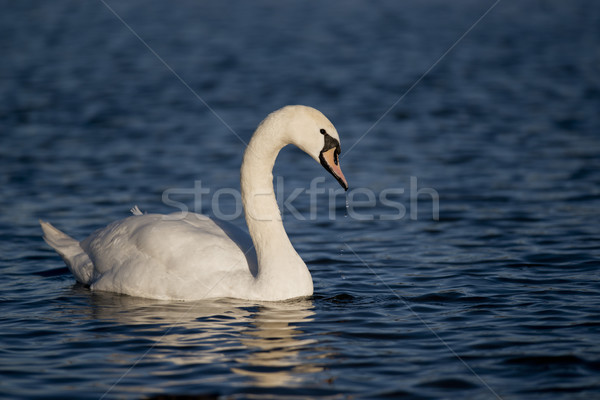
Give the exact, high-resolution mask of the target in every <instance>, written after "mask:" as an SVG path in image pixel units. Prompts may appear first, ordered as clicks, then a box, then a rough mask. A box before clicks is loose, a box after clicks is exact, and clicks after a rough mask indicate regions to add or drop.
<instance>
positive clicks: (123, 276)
mask: <svg viewBox="0 0 600 400" xmlns="http://www.w3.org/2000/svg"><path fill="white" fill-rule="evenodd" d="M48 225H49V224H48ZM53 229H54V230H55V231H56V232H57V233H52V232H51V233H50V234H51V235H52V237H53V238H54V237H59V236H60V235H64V234H63V233H62V232H60V231H58V230H57V229H56V228H53ZM44 232H45V234H46V236H48V234H47V233H46V228H44ZM64 237H66V238H69V237H68V236H67V235H64ZM69 239H70V238H69ZM48 243H49V244H50V245H51V246H52V247H54V248H55V249H56V250H57V251H58V252H59V253H61V251H63V252H64V251H65V250H64V248H61V247H60V244H61V243H56V241H54V242H53V241H48ZM63 243H67V241H66V239H64V238H63ZM68 243H69V246H70V247H69V249H73V248H74V246H75V244H77V245H78V246H79V248H80V249H81V250H80V253H83V254H79V255H75V257H73V256H71V257H64V256H63V259H64V260H65V262H66V263H67V265H68V266H69V268H70V269H71V271H72V272H73V274H74V275H75V276H76V277H77V278H78V280H79V281H80V282H83V283H85V284H89V285H90V286H91V287H92V289H94V290H104V291H112V292H118V293H125V294H129V295H132V296H140V297H152V298H158V299H169V300H173V299H186V300H193V299H202V298H208V297H224V296H228V295H230V294H231V292H228V291H229V290H230V288H231V287H232V286H237V285H240V284H241V283H244V282H245V281H248V282H251V281H252V279H253V274H256V269H257V267H256V255H255V253H254V251H253V247H252V242H251V240H250V238H249V237H248V236H247V235H245V234H244V233H243V231H241V230H239V229H238V228H236V227H234V226H233V225H230V224H224V223H221V222H219V223H218V224H217V223H216V222H215V221H213V220H212V219H210V218H208V217H206V216H203V215H199V214H195V213H175V214H169V215H160V214H145V215H134V216H131V217H129V218H125V219H123V220H120V221H116V222H114V223H112V224H110V225H108V226H107V227H105V228H102V229H99V230H97V231H96V232H94V233H93V234H91V235H90V236H89V237H88V238H87V239H85V240H83V241H82V242H80V243H77V242H76V241H74V240H73V239H71V241H70V242H68ZM55 245H57V246H56V247H55ZM72 251H74V250H72ZM61 255H62V253H61ZM84 258H87V260H84V261H86V262H84V263H78V260H80V259H84ZM90 266H91V268H90ZM90 269H91V271H90ZM80 277H82V278H84V279H80ZM250 286H251V285H250V284H246V285H245V287H248V288H249V287H250ZM242 287H244V286H242Z"/></svg>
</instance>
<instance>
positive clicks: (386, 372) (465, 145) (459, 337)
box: [0, 0, 600, 399]
mask: <svg viewBox="0 0 600 400" xmlns="http://www.w3.org/2000/svg"><path fill="white" fill-rule="evenodd" d="M213 3H214V4H213ZM492 5H493V2H492V1H466V0H461V1H456V2H442V1H426V2H418V1H406V2H405V1H403V2H399V1H398V2H396V1H380V2H367V1H364V2H363V1H349V2H313V1H310V2H300V1H293V2H285V3H283V4H280V3H279V2H271V1H259V2H233V1H226V2H197V1H178V2H166V1H165V2H152V3H150V2H137V1H128V2H116V1H107V2H106V3H104V2H102V1H86V2H80V1H63V0H60V1H53V2H29V1H21V2H3V5H2V13H0V49H1V53H2V61H1V62H0V131H1V132H0V186H1V188H2V189H1V191H0V209H1V213H0V238H1V239H0V268H1V278H2V279H0V305H1V310H2V312H1V314H0V331H1V332H2V334H1V338H2V339H1V342H0V397H2V398H21V399H35V398H61V399H67V398H74V399H100V398H152V397H154V398H166V397H161V396H166V395H170V396H173V397H169V398H175V396H197V398H213V397H220V396H222V397H224V398H240V399H241V398H277V399H280V398H292V397H293V398H331V399H338V398H417V399H426V398H428V399H429V398H431V399H436V398H456V399H458V398H465V399H495V398H502V399H520V398H539V399H590V398H600V379H599V377H600V282H599V280H600V276H599V273H598V268H599V267H600V242H599V241H600V224H599V221H600V218H599V217H600V157H599V154H600V119H599V114H598V111H599V110H600V7H599V5H598V3H597V2H594V1H583V0H575V1H569V2H564V1H551V0H550V1H530V0H528V1H521V2H515V1H509V0H505V1H500V2H498V3H497V5H496V6H495V7H494V8H493V9H492V10H491V11H490V12H489V13H488V14H487V15H485V17H484V18H483V19H481V20H480V22H479V23H478V24H477V25H475V26H473V24H474V23H475V22H476V21H477V20H478V19H479V18H480V17H481V16H482V15H484V13H485V12H486V11H487V10H488V9H489V8H490V6H492ZM107 6H108V7H107ZM109 7H111V8H112V11H111V9H109ZM113 12H114V13H113ZM115 13H116V14H117V15H118V17H117V16H116V15H115ZM119 18H120V19H121V20H120V19H119ZM471 28H472V29H471ZM132 31H133V32H135V34H134V33H132ZM466 32H468V33H467V34H466V35H465V36H464V37H463V34H465V33H466ZM136 35H137V36H138V37H136ZM461 37H462V39H460V38H461ZM140 39H141V40H142V41H143V43H142V41H140ZM459 39H460V40H459ZM159 57H160V59H159ZM440 57H442V58H440ZM424 74H425V75H424ZM182 82H185V84H184V83H182ZM190 89H192V90H193V91H194V92H195V93H196V94H197V96H196V95H195V94H194V93H192V91H191V90H190ZM285 104H307V105H311V106H314V107H316V108H319V109H320V110H322V111H323V112H324V113H325V114H326V115H327V116H328V117H330V119H331V120H332V121H333V122H334V123H335V124H336V126H337V128H338V131H339V132H340V135H341V138H342V156H343V158H342V166H343V168H344V172H345V175H346V177H347V178H348V180H349V182H350V185H351V188H352V189H354V190H355V192H354V194H353V195H351V196H352V197H349V198H348V203H349V206H350V207H349V208H348V209H347V208H346V199H345V198H344V195H343V194H338V195H335V192H334V191H335V190H338V187H337V183H336V182H335V180H334V179H332V178H331V177H330V176H328V175H327V173H326V172H325V171H323V170H322V169H321V168H320V167H319V166H318V165H317V164H316V163H315V162H314V161H313V160H312V159H310V158H309V157H307V156H306V155H304V154H303V153H300V152H299V151H297V150H292V149H290V150H288V149H286V150H284V151H283V152H282V154H281V155H280V157H279V159H278V163H277V165H276V168H275V175H276V176H280V177H283V180H281V178H279V183H281V189H280V192H279V193H280V194H281V195H283V196H284V197H285V196H289V195H290V194H292V193H293V192H294V190H295V189H297V188H301V189H307V188H309V185H310V182H311V179H312V178H313V177H315V176H317V177H321V176H322V177H323V178H324V181H323V182H322V183H321V186H320V187H321V188H325V193H323V194H320V195H319V196H317V201H316V203H313V204H314V207H313V208H311V203H310V201H309V200H310V197H309V195H308V194H306V192H302V193H301V194H300V195H298V196H297V197H296V198H295V199H293V202H291V203H290V204H292V205H293V206H294V208H295V210H297V214H296V213H295V211H294V210H292V209H291V208H286V209H285V210H284V223H285V225H286V229H287V231H288V232H289V235H290V238H291V240H292V242H293V243H294V245H295V247H296V249H297V250H298V252H299V254H300V255H301V256H302V257H303V259H304V260H305V261H306V262H307V264H308V266H309V268H310V270H311V272H312V275H313V279H314V282H315V294H314V296H313V297H311V298H308V299H301V300H292V301H287V302H283V303H264V304H260V303H252V302H243V301H236V300H227V299H222V300H215V301H205V302H194V303H182V302H175V303H169V302H158V301H151V300H144V299H139V298H133V297H128V296H122V295H116V294H110V293H100V292H95V293H92V292H91V291H90V290H89V289H88V288H86V287H84V286H82V285H79V284H75V281H74V279H73V277H72V276H71V275H70V274H69V273H68V271H67V269H66V268H65V267H64V264H63V263H62V261H61V259H60V258H59V256H58V255H57V254H56V253H54V252H53V251H52V249H50V248H49V247H48V246H47V245H46V244H45V243H44V242H43V241H42V239H41V230H40V228H39V225H38V222H37V220H38V219H39V218H43V219H45V220H49V221H51V222H52V223H54V224H55V225H56V226H57V227H59V228H61V229H63V230H64V231H65V232H68V233H69V234H71V235H73V236H74V237H76V238H79V239H83V238H84V237H85V236H86V235H87V234H89V233H90V232H92V231H93V230H94V229H97V228H99V227H101V226H104V225H106V224H107V223H109V222H111V221H113V220H116V219H119V218H122V217H125V216H126V215H127V214H128V210H129V208H131V207H132V206H133V205H135V204H137V205H139V206H140V208H142V209H143V210H145V211H150V212H171V211H174V210H173V207H171V206H170V205H169V204H166V203H165V202H164V201H163V198H162V196H163V192H164V191H165V190H167V189H173V188H175V189H178V190H179V189H184V190H182V191H180V192H179V193H180V194H179V197H177V201H179V202H181V203H183V204H186V206H187V207H189V208H192V209H196V210H197V211H201V212H204V213H214V212H215V209H214V207H212V206H211V196H212V195H214V194H215V192H216V191H217V190H218V189H221V188H234V189H236V190H237V188H238V187H239V186H238V185H239V184H238V179H239V172H238V171H239V165H240V163H241V157H242V154H243V151H244V147H245V144H244V142H247V141H248V140H249V138H250V136H251V134H252V131H253V130H254V128H255V127H256V125H257V124H258V123H259V122H260V120H261V119H262V118H264V116H265V115H266V114H267V113H269V112H270V111H273V110H275V109H277V108H279V107H281V106H283V105H285ZM207 105H208V106H210V107H211V108H212V110H214V113H213V112H211V110H209V108H208V107H207ZM215 114H216V115H218V118H217V117H216V116H215ZM376 122H377V123H376ZM366 132H368V133H367V134H366V135H364V134H365V133H366ZM363 135H364V136H363ZM411 182H412V186H411ZM198 184H201V185H202V187H205V188H210V189H211V193H210V194H209V195H207V197H206V199H205V201H203V202H200V201H198V199H196V201H194V198H193V197H192V195H191V193H192V189H193V188H194V187H195V185H198ZM358 188H363V189H362V192H361V191H356V190H357V189H358ZM386 189H392V190H394V191H393V192H389V193H391V194H390V197H389V199H391V200H392V201H394V202H395V203H393V204H394V205H395V206H390V205H389V203H388V204H386V203H385V202H382V201H381V198H380V197H379V195H380V193H382V191H384V190H386ZM186 190H187V191H186ZM330 191H331V192H332V193H333V197H332V196H330V193H329V192H330ZM369 191H370V192H372V193H374V194H375V195H376V198H375V204H374V205H371V206H369V205H368V204H366V202H367V200H368V194H366V193H367V192H369ZM351 193H352V192H351ZM432 193H433V194H435V193H437V194H438V195H439V220H436V219H435V216H436V213H435V210H434V209H435V205H436V202H435V201H433V200H432V196H431V194H432ZM213 198H214V197H213ZM411 199H413V201H412V202H411ZM221 200H222V202H218V203H217V205H218V207H220V208H219V212H221V213H222V214H227V215H230V216H236V215H235V214H236V208H235V204H234V203H233V197H232V196H222V197H221ZM361 202H362V203H361ZM311 212H313V214H312V215H311ZM399 213H401V214H403V216H402V218H401V219H398V218H395V216H398V214H399ZM298 214H299V215H300V216H301V217H302V218H298ZM370 216H372V217H373V218H370ZM233 222H234V223H237V224H240V225H243V223H244V222H243V219H242V218H241V217H239V218H236V219H235V220H234V221H233ZM187 398H194V397H187Z"/></svg>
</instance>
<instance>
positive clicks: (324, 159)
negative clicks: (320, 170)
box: [319, 147, 348, 190]
mask: <svg viewBox="0 0 600 400" xmlns="http://www.w3.org/2000/svg"><path fill="white" fill-rule="evenodd" d="M338 154H339V149H338V148H336V147H332V148H331V149H329V150H327V151H322V152H321V154H320V156H319V159H320V160H321V165H323V167H325V169H326V170H327V171H329V173H331V175H333V177H334V178H335V179H337V181H338V182H339V183H340V185H342V187H343V188H344V189H345V190H348V182H346V178H345V177H344V173H343V172H342V168H341V167H340V163H339V158H338Z"/></svg>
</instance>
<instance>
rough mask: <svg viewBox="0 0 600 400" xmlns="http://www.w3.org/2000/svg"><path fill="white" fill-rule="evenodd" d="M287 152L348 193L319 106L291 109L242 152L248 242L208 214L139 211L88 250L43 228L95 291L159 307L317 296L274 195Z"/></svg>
mask: <svg viewBox="0 0 600 400" xmlns="http://www.w3.org/2000/svg"><path fill="white" fill-rule="evenodd" d="M288 144H293V145H296V146H297V147H299V148H300V149H301V150H303V151H304V152H306V153H308V155H310V156H311V157H312V158H313V159H315V160H316V161H318V162H319V163H320V164H321V165H322V166H323V167H324V168H325V169H326V170H327V171H329V172H330V173H331V174H332V175H333V176H334V177H335V179H336V180H337V181H338V182H339V183H340V184H341V185H342V187H343V188H344V189H345V190H348V183H347V181H346V178H345V177H344V174H343V173H342V170H341V167H340V162H339V155H340V139H339V135H338V133H337V131H336V129H335V127H334V126H333V124H332V123H331V122H330V121H329V120H328V119H327V118H326V117H325V116H324V115H323V114H322V113H321V112H320V111H318V110H316V109H314V108H311V107H307V106H300V105H296V106H286V107H283V108H281V109H279V110H277V111H274V112H272V113H271V114H269V115H268V116H267V117H266V118H265V119H264V120H263V121H262V122H261V123H260V124H259V126H258V128H257V129H256V130H255V132H254V134H253V135H252V139H251V140H250V143H249V144H248V146H247V147H246V150H245V152H244V158H243V162H242V167H241V171H240V185H241V193H242V204H243V206H244V213H245V217H246V224H247V227H248V232H249V235H248V233H246V232H245V231H243V230H241V229H239V228H237V227H235V226H234V225H231V224H229V223H225V222H223V221H218V220H214V219H212V218H209V217H208V216H205V215H201V214H196V213H191V212H177V213H172V214H168V215H162V214H143V213H142V212H141V211H140V210H139V209H138V208H137V206H136V207H135V208H134V209H132V210H131V211H132V213H133V215H132V216H130V217H128V218H125V219H122V220H118V221H115V222H113V223H111V224H109V225H108V226H106V227H104V228H101V229H99V230H97V231H95V232H94V233H92V234H91V235H90V236H89V237H88V238H86V239H85V240H83V241H81V242H78V241H77V240H75V239H73V238H72V237H70V236H68V235H66V234H65V233H63V232H61V231H60V230H58V229H56V228H55V227H54V226H52V225H51V224H50V223H48V222H45V221H42V220H40V224H41V227H42V230H43V233H44V236H43V237H44V240H45V241H46V242H47V243H48V244H49V245H50V246H51V247H53V248H54V250H56V252H57V253H58V254H59V255H60V256H61V257H62V259H63V260H64V262H65V263H66V264H67V267H68V268H69V270H70V271H71V273H72V274H73V275H74V276H75V279H76V280H77V281H79V282H81V283H83V284H85V285H88V286H89V287H90V288H91V290H98V291H109V292H116V293H122V294H126V295H130V296H136V297H145V298H152V299H159V300H202V299H208V298H221V297H230V298H238V299H246V300H258V301H279V300H285V299H290V298H295V297H304V296H310V295H312V294H313V281H312V277H311V275H310V272H309V270H308V268H307V267H306V264H305V263H304V261H303V260H302V258H300V256H299V255H298V253H297V252H296V250H295V249H294V247H293V246H292V244H291V242H290V240H289V238H288V236H287V234H286V231H285V229H284V227H283V223H282V220H281V213H280V211H279V207H278V206H277V201H276V199H275V194H274V192H273V174H272V173H273V165H274V163H275V159H276V158H277V155H278V153H279V151H280V150H281V149H282V148H283V147H284V146H286V145H288Z"/></svg>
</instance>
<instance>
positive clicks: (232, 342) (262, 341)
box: [86, 292, 322, 387]
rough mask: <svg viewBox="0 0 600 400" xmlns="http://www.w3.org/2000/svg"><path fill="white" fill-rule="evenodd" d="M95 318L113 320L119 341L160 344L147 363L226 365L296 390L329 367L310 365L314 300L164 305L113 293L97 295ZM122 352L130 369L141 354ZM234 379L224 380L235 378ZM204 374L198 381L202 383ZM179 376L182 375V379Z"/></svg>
mask: <svg viewBox="0 0 600 400" xmlns="http://www.w3.org/2000/svg"><path fill="white" fill-rule="evenodd" d="M88 299H90V301H92V307H87V306H86V309H87V310H88V311H89V310H91V311H92V315H91V316H90V318H92V319H94V320H97V321H98V320H99V321H103V322H114V323H116V325H118V326H119V327H125V329H119V328H118V327H117V328H115V329H114V331H112V330H111V331H112V332H113V333H112V335H113V337H114V339H115V341H116V342H117V348H116V349H115V351H116V352H119V347H118V346H119V342H123V343H127V342H129V341H132V340H133V341H134V342H136V343H138V345H137V346H139V341H140V340H144V339H149V340H151V341H153V342H155V344H154V345H151V344H149V346H153V347H152V350H151V351H148V353H147V354H146V355H145V356H144V360H143V362H151V363H154V362H170V363H174V364H177V365H178V366H194V365H198V366H200V365H202V364H204V365H208V366H210V365H220V366H221V367H225V368H229V370H230V371H231V372H233V373H235V374H237V375H240V376H244V377H247V378H250V382H249V384H251V385H256V386H260V387H279V386H282V385H291V386H292V387H293V386H295V385H298V384H301V383H302V382H304V381H305V380H306V379H307V378H308V377H309V375H310V374H311V373H315V372H319V371H320V370H321V369H322V368H320V367H319V366H317V365H316V364H315V363H311V362H310V359H309V357H307V356H305V355H304V353H303V352H304V351H305V350H309V351H311V353H314V343H315V341H314V340H310V339H301V336H302V334H303V332H302V331H301V330H300V329H298V325H299V324H302V323H306V322H310V321H311V320H312V318H311V317H312V315H313V314H314V312H313V311H312V308H313V304H312V301H311V300H307V299H297V300H292V301H286V302H267V303H248V302H245V301H239V300H234V299H217V300H214V301H202V302H193V303H190V302H177V303H172V302H162V301H156V300H149V299H143V298H136V297H130V296H123V295H118V294H114V293H106V292H105V293H102V292H97V293H94V294H93V295H92V296H91V297H88ZM139 352H140V350H139V347H138V348H137V350H135V351H134V352H129V351H128V349H127V348H123V352H122V353H120V354H118V355H115V358H116V359H118V360H119V363H123V364H128V363H129V364H131V363H133V362H135V361H137V359H138V358H139V357H140V354H139ZM177 370H178V369H173V370H171V369H169V368H167V369H164V368H158V369H157V370H156V371H154V372H153V374H156V375H161V376H162V377H164V376H169V375H171V374H173V375H174V374H176V373H177V372H176V371H177ZM227 377H229V378H230V377H231V376H230V375H226V376H223V379H228V378H227ZM204 378H205V379H207V381H208V380H214V379H216V377H215V375H211V376H210V377H208V376H207V377H202V376H198V377H197V378H194V384H196V383H197V384H199V385H201V384H202V381H203V379H204ZM178 379H179V378H178Z"/></svg>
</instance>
